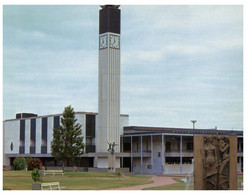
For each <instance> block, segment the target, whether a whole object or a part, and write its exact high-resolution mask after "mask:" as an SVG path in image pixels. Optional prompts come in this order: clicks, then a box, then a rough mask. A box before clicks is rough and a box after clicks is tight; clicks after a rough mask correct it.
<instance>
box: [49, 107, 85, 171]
mask: <svg viewBox="0 0 248 195" xmlns="http://www.w3.org/2000/svg"><path fill="white" fill-rule="evenodd" d="M51 150H52V156H53V157H54V158H55V159H56V160H61V161H62V170H63V172H64V166H65V163H66V162H67V161H75V160H76V159H77V158H78V157H79V156H80V155H81V154H83V153H84V143H83V136H82V126H81V125H80V124H79V123H77V119H76V117H75V112H74V110H73V108H72V107H71V106H67V107H65V109H64V112H63V116H62V118H61V124H58V129H53V140H52V142H51Z"/></svg>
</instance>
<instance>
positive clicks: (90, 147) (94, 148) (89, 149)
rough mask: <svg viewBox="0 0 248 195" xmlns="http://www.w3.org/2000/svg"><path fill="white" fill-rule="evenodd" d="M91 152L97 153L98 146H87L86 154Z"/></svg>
mask: <svg viewBox="0 0 248 195" xmlns="http://www.w3.org/2000/svg"><path fill="white" fill-rule="evenodd" d="M89 152H96V146H95V145H86V153H89Z"/></svg>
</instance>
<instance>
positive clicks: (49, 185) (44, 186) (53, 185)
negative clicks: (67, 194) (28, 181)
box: [41, 182, 61, 190]
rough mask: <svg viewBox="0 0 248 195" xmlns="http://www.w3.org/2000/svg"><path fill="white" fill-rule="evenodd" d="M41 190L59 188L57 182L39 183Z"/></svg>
mask: <svg viewBox="0 0 248 195" xmlns="http://www.w3.org/2000/svg"><path fill="white" fill-rule="evenodd" d="M41 190H61V187H60V185H59V182H52V183H41Z"/></svg>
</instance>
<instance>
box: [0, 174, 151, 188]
mask: <svg viewBox="0 0 248 195" xmlns="http://www.w3.org/2000/svg"><path fill="white" fill-rule="evenodd" d="M42 180H43V181H42V183H50V182H60V185H61V186H63V187H65V188H64V189H65V190H107V189H113V188H119V187H128V186H134V185H141V184H148V183H152V179H151V177H150V176H129V177H123V176H118V175H114V174H111V173H95V172H65V174H64V176H60V175H56V176H45V177H44V176H43V178H42ZM32 183H33V181H32V178H31V171H4V172H3V188H4V189H12V190H31V189H32Z"/></svg>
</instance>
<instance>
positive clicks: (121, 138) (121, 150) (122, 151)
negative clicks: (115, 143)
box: [121, 137, 124, 168]
mask: <svg viewBox="0 0 248 195" xmlns="http://www.w3.org/2000/svg"><path fill="white" fill-rule="evenodd" d="M123 139H124V138H123V137H121V152H122V158H121V167H122V168H123Z"/></svg>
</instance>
